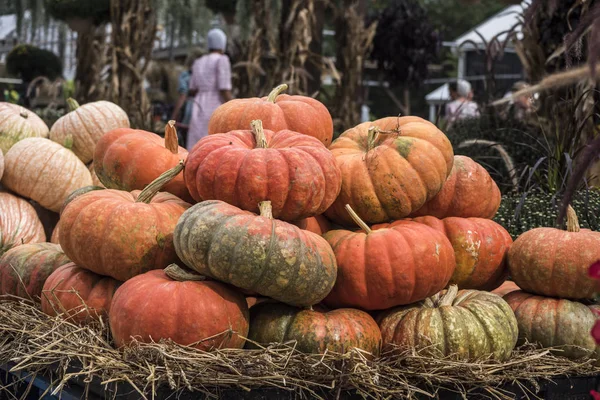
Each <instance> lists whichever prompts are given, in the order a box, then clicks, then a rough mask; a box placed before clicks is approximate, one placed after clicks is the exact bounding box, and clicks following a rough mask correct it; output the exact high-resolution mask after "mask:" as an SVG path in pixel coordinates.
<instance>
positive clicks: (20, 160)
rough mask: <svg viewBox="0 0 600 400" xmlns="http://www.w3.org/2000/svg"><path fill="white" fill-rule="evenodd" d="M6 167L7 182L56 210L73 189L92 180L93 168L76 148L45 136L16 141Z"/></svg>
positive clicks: (12, 187)
mask: <svg viewBox="0 0 600 400" xmlns="http://www.w3.org/2000/svg"><path fill="white" fill-rule="evenodd" d="M4 167H5V170H4V176H3V177H2V184H3V185H4V186H6V187H7V188H8V189H10V190H12V191H13V192H15V193H17V194H19V195H21V196H23V197H27V198H30V199H32V200H35V201H37V202H38V203H39V204H40V205H41V206H42V207H44V208H47V209H48V210H51V211H54V212H58V211H59V210H60V207H61V206H62V204H63V202H64V201H65V199H66V198H67V196H69V194H71V192H72V191H74V190H76V189H79V188H81V187H84V186H89V185H91V184H92V177H91V175H90V171H88V169H87V167H86V166H85V164H84V163H82V162H81V160H80V159H78V158H77V156H75V154H73V152H71V151H70V150H68V149H66V148H64V147H62V146H61V145H59V144H58V143H54V142H53V141H51V140H48V139H43V138H29V139H24V140H21V141H20V142H18V143H17V144H15V145H14V146H13V147H12V148H11V149H10V150H9V151H8V153H6V157H5V165H4Z"/></svg>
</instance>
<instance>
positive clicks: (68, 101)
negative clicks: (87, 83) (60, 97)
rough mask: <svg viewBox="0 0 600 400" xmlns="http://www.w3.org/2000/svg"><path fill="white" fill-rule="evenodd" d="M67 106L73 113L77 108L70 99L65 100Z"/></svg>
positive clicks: (75, 103) (75, 102) (75, 101)
mask: <svg viewBox="0 0 600 400" xmlns="http://www.w3.org/2000/svg"><path fill="white" fill-rule="evenodd" d="M67 105H68V106H69V111H75V110H77V109H78V108H79V103H78V102H77V100H75V99H74V98H72V97H69V98H68V99H67Z"/></svg>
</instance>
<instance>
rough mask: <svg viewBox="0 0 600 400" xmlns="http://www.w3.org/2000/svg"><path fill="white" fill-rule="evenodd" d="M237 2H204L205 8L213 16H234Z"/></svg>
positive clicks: (228, 0) (218, 0)
mask: <svg viewBox="0 0 600 400" xmlns="http://www.w3.org/2000/svg"><path fill="white" fill-rule="evenodd" d="M236 6H237V0H206V7H208V9H209V10H211V11H212V12H213V13H215V14H219V13H221V14H228V15H231V14H235V10H236Z"/></svg>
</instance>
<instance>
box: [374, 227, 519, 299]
mask: <svg viewBox="0 0 600 400" xmlns="http://www.w3.org/2000/svg"><path fill="white" fill-rule="evenodd" d="M413 221H416V222H419V223H422V224H425V225H427V226H430V227H432V228H434V229H436V230H438V231H440V232H442V233H443V234H444V235H446V237H447V238H448V240H449V241H450V243H451V244H452V247H453V248H454V256H455V258H456V269H455V270H454V274H453V275H452V278H450V284H455V285H457V286H458V288H459V289H477V290H492V289H495V288H497V287H498V286H500V285H501V284H502V282H504V281H505V280H506V276H507V275H508V267H507V265H506V258H507V257H506V255H507V253H508V250H509V249H510V246H511V244H512V237H511V236H510V234H509V233H508V232H507V231H506V229H504V228H503V227H502V226H501V225H499V224H497V223H496V222H494V221H492V220H489V219H483V218H459V217H448V218H444V219H441V220H440V219H437V218H435V217H418V218H415V219H413ZM405 223H406V221H396V222H393V223H392V224H391V226H396V225H401V224H405ZM373 228H374V229H375V228H377V227H373Z"/></svg>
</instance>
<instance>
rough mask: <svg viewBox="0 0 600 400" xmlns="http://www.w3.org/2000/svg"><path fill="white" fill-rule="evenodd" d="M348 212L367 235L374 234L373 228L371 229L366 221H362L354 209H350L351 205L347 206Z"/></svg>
mask: <svg viewBox="0 0 600 400" xmlns="http://www.w3.org/2000/svg"><path fill="white" fill-rule="evenodd" d="M346 211H348V214H350V217H352V219H353V220H354V222H356V225H358V226H360V228H361V229H362V230H363V231H365V232H366V234H367V235H368V234H369V233H371V232H373V230H372V229H371V228H369V225H367V223H366V222H365V221H363V220H362V219H360V217H359V216H358V214H357V213H356V212H355V211H354V210H353V209H352V207H350V204H346Z"/></svg>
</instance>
